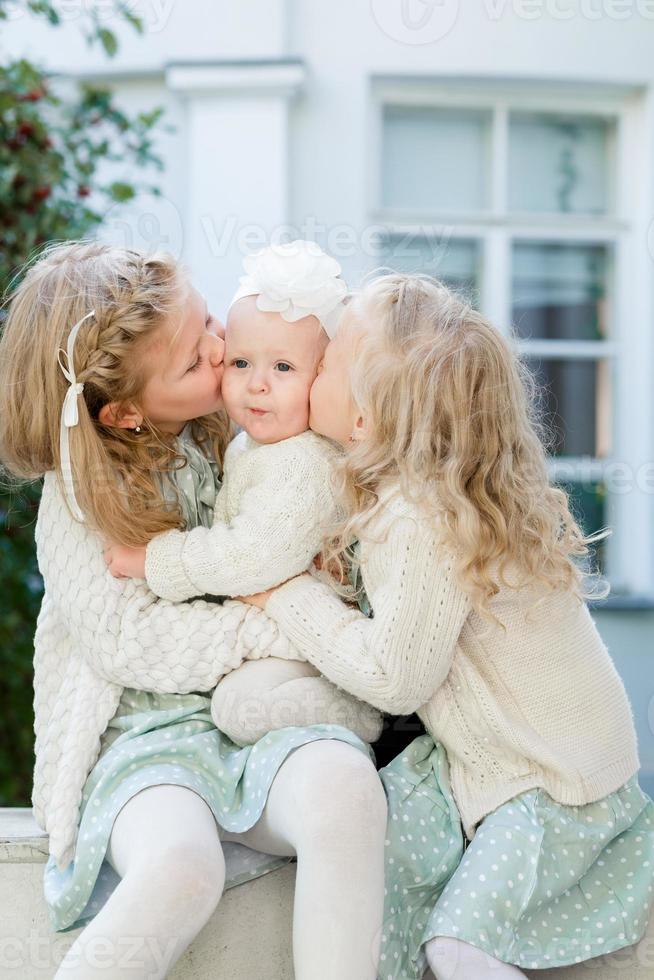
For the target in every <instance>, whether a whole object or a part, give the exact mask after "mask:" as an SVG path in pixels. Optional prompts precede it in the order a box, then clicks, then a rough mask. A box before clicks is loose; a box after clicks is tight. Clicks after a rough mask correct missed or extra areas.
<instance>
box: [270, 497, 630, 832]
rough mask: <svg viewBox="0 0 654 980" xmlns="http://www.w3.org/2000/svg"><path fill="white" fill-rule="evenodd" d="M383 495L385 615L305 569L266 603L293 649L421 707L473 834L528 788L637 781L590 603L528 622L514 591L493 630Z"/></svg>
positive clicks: (378, 533) (377, 587) (556, 608)
mask: <svg viewBox="0 0 654 980" xmlns="http://www.w3.org/2000/svg"><path fill="white" fill-rule="evenodd" d="M382 499H383V500H384V501H385V506H384V507H383V508H382V509H381V511H380V514H379V516H378V517H377V518H376V519H375V521H374V523H373V524H372V525H371V526H370V528H369V532H368V533H367V534H366V538H365V540H363V541H362V543H361V572H362V576H363V582H364V586H365V589H366V592H367V595H368V597H369V599H370V603H371V606H372V609H373V611H374V617H373V618H372V619H367V618H366V617H364V616H363V615H362V614H361V613H360V612H359V611H358V610H353V609H352V608H350V607H348V606H346V605H345V604H344V603H343V602H342V601H341V600H340V599H339V598H338V596H337V595H336V594H335V593H334V591H332V589H331V588H330V587H329V586H328V585H327V584H326V583H325V582H321V581H318V580H316V578H315V577H313V576H310V575H302V576H300V577H298V578H295V579H293V580H292V581H291V582H288V583H286V584H285V585H282V586H281V587H280V588H278V589H277V590H275V591H274V592H273V594H272V596H271V597H270V599H269V600H268V603H267V606H266V612H267V613H268V614H269V615H270V616H271V617H272V618H273V619H274V620H275V621H276V622H277V623H278V624H279V626H280V627H281V629H282V630H283V631H284V632H285V633H286V635H287V636H288V637H289V639H290V640H291V641H292V642H293V644H294V645H295V646H297V647H298V648H299V650H300V652H301V653H302V654H304V655H305V656H306V658H307V660H309V661H310V662H311V663H313V664H314V666H316V667H317V668H318V670H320V671H321V672H322V673H323V674H324V675H325V676H326V677H328V678H329V679H330V680H332V681H333V682H334V683H335V684H338V685H339V686H340V687H343V688H344V689H345V690H348V691H350V692H351V693H352V694H354V695H356V697H358V698H361V699H362V700H365V701H369V702H370V703H371V704H373V705H375V706H376V707H378V708H381V709H382V710H384V711H388V712H391V713H393V714H404V713H409V712H413V711H418V714H419V715H420V717H421V719H422V721H423V722H424V724H425V727H426V729H427V731H428V732H429V733H430V734H431V735H432V736H433V737H434V739H437V740H439V741H440V742H441V743H442V744H443V746H444V747H445V749H446V752H447V755H448V758H449V762H450V768H451V784H452V791H453V793H454V797H455V799H456V802H457V806H458V808H459V811H460V814H461V818H462V822H463V826H464V830H465V833H466V835H467V836H468V837H469V838H472V836H473V834H474V831H475V825H476V824H477V823H478V822H479V821H480V820H481V819H482V818H483V817H484V816H485V815H486V814H488V813H490V812H492V811H493V810H495V809H496V808H497V807H498V806H499V805H500V804H502V803H504V802H506V801H507V800H509V799H511V798H512V797H514V796H516V795H517V794H519V793H521V792H523V791H525V790H527V789H530V788H533V787H543V788H544V789H545V790H546V791H547V792H548V793H549V794H550V795H551V796H552V797H553V798H554V799H555V800H557V801H559V802H560V803H564V804H571V805H578V804H584V803H589V802H592V801H595V800H598V799H601V798H602V797H603V796H606V795H608V794H609V793H611V792H613V791H614V790H615V789H617V788H618V787H619V786H621V785H622V784H623V783H624V782H626V780H627V779H628V778H629V777H630V776H632V775H633V774H634V773H635V772H636V771H637V769H638V767H639V762H638V753H637V745H636V735H635V731H634V724H633V718H632V714H631V708H630V705H629V702H628V700H627V696H626V693H625V690H624V687H623V684H622V681H621V680H620V677H619V676H618V674H617V672H616V670H615V667H614V665H613V662H612V660H611V658H610V656H609V654H608V651H607V649H606V647H605V646H604V644H603V642H602V640H601V638H600V636H599V634H598V632H597V629H596V627H595V625H594V623H593V620H592V618H591V616H590V613H589V611H588V609H587V607H586V605H585V604H582V603H580V602H579V601H578V600H576V599H575V598H574V596H572V594H568V593H557V594H551V595H549V596H547V597H546V598H545V600H544V602H543V604H542V606H541V607H540V608H539V609H538V610H537V611H533V612H532V613H531V621H528V620H527V619H526V617H525V611H526V609H527V606H528V605H529V604H530V602H533V599H534V596H535V593H534V592H533V591H528V590H524V589H523V590H521V591H517V590H515V589H509V588H505V587H503V588H501V590H500V592H499V594H498V595H496V596H495V598H494V599H493V600H492V602H491V608H492V610H493V612H494V613H495V615H496V616H498V618H499V619H500V620H501V621H502V622H504V624H505V626H506V633H504V632H502V631H501V629H500V628H499V627H495V628H493V627H490V628H489V627H488V624H487V622H486V621H485V620H482V619H481V618H480V617H479V616H478V615H477V614H476V613H475V612H474V611H473V610H472V609H471V606H470V602H469V599H468V597H467V596H466V594H465V593H464V592H462V591H461V590H460V589H459V588H458V586H457V584H456V582H455V578H454V574H453V563H452V558H451V556H450V555H449V554H448V553H447V552H446V551H445V550H444V548H443V546H442V544H440V543H439V541H438V535H437V533H436V532H435V531H434V530H433V525H430V524H429V523H427V522H426V520H425V518H424V517H423V516H422V514H421V513H420V512H419V511H418V510H417V509H416V508H415V506H414V505H412V504H411V503H409V502H408V501H407V500H406V499H405V498H403V497H402V496H401V495H400V494H399V492H398V491H397V489H396V488H395V489H394V488H390V489H389V490H388V491H386V492H385V494H384V495H383V497H382ZM370 539H374V540H370ZM380 539H383V540H380Z"/></svg>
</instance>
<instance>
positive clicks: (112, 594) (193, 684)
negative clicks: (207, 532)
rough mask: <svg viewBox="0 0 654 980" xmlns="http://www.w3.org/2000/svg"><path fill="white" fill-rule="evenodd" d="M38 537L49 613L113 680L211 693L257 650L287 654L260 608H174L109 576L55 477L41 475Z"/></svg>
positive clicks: (141, 587) (141, 586)
mask: <svg viewBox="0 0 654 980" xmlns="http://www.w3.org/2000/svg"><path fill="white" fill-rule="evenodd" d="M36 539H37V549H38V559H39V567H40V570H41V573H42V575H43V578H44V581H45V588H46V600H45V605H46V609H47V610H48V611H49V615H53V614H54V615H55V616H56V617H57V618H58V619H59V621H60V622H61V623H62V625H63V626H64V628H65V629H66V631H67V632H68V634H69V635H70V637H71V638H72V639H73V641H74V643H75V646H76V648H78V649H79V650H81V651H83V653H84V657H85V659H86V660H87V662H88V663H89V664H91V666H92V667H93V669H94V670H96V671H97V672H98V674H100V675H102V676H103V677H105V679H106V680H109V681H111V682H112V683H115V684H119V685H121V686H123V687H133V688H137V689H140V690H146V691H155V692H160V693H180V694H183V693H187V692H190V691H196V690H210V689H211V688H212V687H214V686H215V684H216V682H217V681H218V679H219V678H220V677H221V676H222V675H223V674H225V673H227V672H228V671H229V670H231V669H233V668H234V667H238V666H239V664H240V663H241V662H242V661H243V659H244V658H245V657H246V656H247V655H248V653H250V652H251V651H252V650H254V649H255V648H256V649H257V651H262V650H267V652H269V653H271V654H273V655H279V656H286V655H288V650H289V648H290V644H289V643H288V641H287V640H286V639H285V638H284V637H282V636H280V634H279V630H278V628H277V627H276V625H275V624H274V623H272V622H271V621H270V620H269V619H268V617H267V616H266V615H265V614H264V613H261V611H260V610H257V609H250V610H246V607H245V606H243V605H241V604H239V603H234V602H229V603H226V604H224V605H222V606H219V605H217V604H214V603H207V602H203V601H197V602H193V603H186V604H179V605H175V604H173V603H170V602H165V601H162V600H159V599H157V597H156V596H155V595H153V594H152V592H150V590H149V589H148V588H147V586H146V585H145V583H143V582H138V581H132V580H123V581H119V580H116V579H114V578H112V576H111V575H110V574H109V572H108V571H107V568H106V566H105V562H104V559H103V557H102V543H101V541H100V538H99V537H98V536H97V535H96V534H94V533H92V532H91V531H89V530H88V529H87V528H86V527H85V526H84V525H82V524H78V523H77V522H76V521H74V520H73V518H72V517H71V515H70V513H69V512H68V509H67V508H66V505H65V503H64V501H63V498H62V496H61V494H60V492H59V489H58V487H57V486H56V482H55V477H54V475H53V474H48V475H47V476H46V479H45V485H44V489H43V495H42V500H41V507H40V510H39V520H38V524H37V529H36ZM248 613H254V614H255V618H254V619H252V618H250V616H249V615H248Z"/></svg>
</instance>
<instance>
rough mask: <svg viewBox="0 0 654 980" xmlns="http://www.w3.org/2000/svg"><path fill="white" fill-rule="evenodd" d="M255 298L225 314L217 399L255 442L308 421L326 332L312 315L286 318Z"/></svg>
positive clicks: (291, 432)
mask: <svg viewBox="0 0 654 980" xmlns="http://www.w3.org/2000/svg"><path fill="white" fill-rule="evenodd" d="M256 299H257V298H256V296H246V297H244V298H243V299H240V300H239V301H238V302H237V303H235V304H234V305H233V306H232V308H231V309H230V311H229V314H228V317H227V323H226V327H225V362H224V363H225V367H224V373H223V379H222V398H223V404H224V406H225V408H226V410H227V412H228V413H229V416H230V418H231V419H232V420H233V421H234V422H236V424H237V425H240V426H241V428H243V429H245V431H246V432H247V433H248V435H249V436H251V437H252V439H254V440H255V442H259V443H272V442H281V440H282V439H290V437H291V436H297V435H299V434H300V433H301V432H305V431H306V430H307V429H308V427H309V391H310V390H311V385H312V384H313V381H314V379H315V377H316V374H317V372H318V365H319V364H320V360H321V358H322V355H323V352H324V349H325V347H326V346H327V343H328V337H327V335H326V334H325V332H324V330H323V329H322V327H321V326H320V323H319V322H318V320H317V319H316V317H314V316H307V317H304V319H302V320H298V321H297V322H296V323H288V322H287V321H286V320H284V318H283V317H282V316H281V315H280V314H279V313H264V312H262V311H261V310H259V309H258V308H257V303H256Z"/></svg>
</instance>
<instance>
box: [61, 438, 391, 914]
mask: <svg viewBox="0 0 654 980" xmlns="http://www.w3.org/2000/svg"><path fill="white" fill-rule="evenodd" d="M178 449H179V452H180V455H182V456H184V458H185V460H186V462H185V465H184V466H182V467H180V468H176V469H174V470H172V471H171V472H170V473H167V474H166V475H165V478H164V479H163V481H162V492H163V495H164V498H165V499H166V500H168V501H169V502H170V503H175V504H178V505H179V506H180V507H181V511H182V516H183V517H184V520H185V522H186V526H187V527H188V528H192V527H197V526H199V525H203V526H204V527H210V526H211V524H212V521H213V513H214V507H215V502H216V495H217V493H218V490H219V489H220V472H219V468H218V466H217V464H216V462H215V461H214V460H211V459H208V458H207V457H206V456H205V455H204V453H203V452H202V451H201V450H200V449H199V448H198V446H197V444H196V443H195V441H194V439H193V434H192V426H191V425H188V426H186V427H185V428H184V430H183V431H182V432H181V434H180V436H179V437H178ZM205 598H207V599H209V598H213V599H214V601H216V602H220V601H221V599H220V597H218V596H215V597H210V596H206V597H205ZM210 708H211V699H210V698H209V697H207V696H205V695H202V694H184V695H182V694H149V693H146V692H143V691H135V690H131V689H125V690H124V691H123V694H122V697H121V701H120V704H119V707H118V710H117V712H116V714H115V716H114V717H113V719H112V720H111V722H110V723H109V726H108V728H107V731H106V733H105V735H104V736H103V739H102V743H101V752H100V758H99V759H98V761H97V762H96V764H95V766H94V768H93V770H92V771H91V773H90V775H89V777H88V779H87V781H86V784H85V787H84V792H83V796H82V803H81V807H80V823H79V831H78V839H77V843H76V850H75V858H74V860H73V862H72V863H71V865H69V867H68V868H66V870H65V871H64V872H60V871H59V870H58V868H57V866H56V863H55V861H54V860H53V859H52V858H50V860H49V861H48V863H47V864H46V868H45V877H44V892H45V899H46V902H47V904H48V909H49V912H50V919H51V922H52V925H53V928H54V929H55V930H57V931H62V930H64V929H70V928H74V927H76V926H80V925H82V924H84V923H85V922H87V921H89V920H90V919H92V918H93V916H94V915H96V914H97V913H98V912H99V911H100V909H101V908H102V906H103V905H104V903H105V902H106V901H107V899H108V898H109V896H110V895H111V893H112V892H113V890H114V889H115V887H116V885H117V884H118V882H119V880H120V879H119V878H118V876H117V875H116V873H115V872H114V870H113V869H112V867H111V866H110V865H109V863H108V862H107V861H105V860H104V857H105V853H106V850H107V845H108V843H109V837H110V835H111V829H112V827H113V822H114V820H115V819H116V817H117V816H118V813H119V812H120V810H121V809H122V807H123V806H124V805H125V803H126V802H127V801H128V800H129V799H131V797H132V796H135V795H136V793H138V792H139V791H140V790H142V789H145V788H146V787H147V786H159V785H162V784H174V785H176V786H186V787H187V788H188V789H191V790H193V791H194V792H196V793H197V794H198V795H199V796H201V797H202V799H203V800H205V802H206V803H207V804H208V805H209V806H210V807H211V809H212V811H213V814H214V816H215V818H216V821H217V822H218V824H219V826H221V827H223V828H224V829H225V830H227V831H230V832H232V833H242V832H243V831H245V830H249V829H250V827H252V826H254V824H255V823H256V822H257V820H258V819H259V817H260V816H261V813H262V811H263V808H264V807H265V805H266V799H267V797H268V790H269V789H270V786H271V783H272V781H273V779H274V778H275V774H276V773H277V770H278V769H279V767H280V766H281V765H282V763H283V762H284V760H285V759H286V758H287V756H288V755H289V753H290V752H292V751H293V750H294V749H296V748H299V746H300V745H306V744H307V743H308V742H315V741H318V740H320V739H325V738H329V739H339V740H341V741H344V742H349V744H350V745H353V746H355V748H358V749H360V750H361V751H362V752H365V753H366V754H367V755H368V756H369V757H370V758H371V759H372V760H373V761H374V754H373V752H372V750H371V749H370V747H369V746H368V745H366V743H365V742H362V741H361V740H360V739H359V738H358V737H357V736H356V735H354V734H353V733H352V732H350V731H348V730H347V729H345V728H342V727H341V726H340V725H312V726H310V727H304V728H285V729H281V730H279V731H275V732H271V733H269V734H268V735H266V736H265V737H264V738H262V739H260V740H259V741H258V742H257V743H256V744H255V745H249V746H246V747H245V748H239V747H238V746H237V745H234V743H233V742H232V741H230V739H228V738H227V736H226V735H223V733H222V732H220V731H218V729H217V728H216V727H215V725H214V724H213V721H212V720H211V711H210ZM223 848H224V851H225V864H226V882H225V888H233V887H234V886H235V885H238V884H241V883H242V882H244V881H247V880H249V879H251V878H254V877H257V876H259V875H262V874H266V873H267V872H268V871H272V870H273V869H274V868H277V867H280V865H282V864H286V863H288V861H289V860H290V858H279V857H272V856H271V855H265V854H260V853H259V852H257V851H253V850H252V849H251V848H247V847H243V846H241V845H240V844H224V845H223Z"/></svg>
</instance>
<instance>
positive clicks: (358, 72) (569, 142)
mask: <svg viewBox="0 0 654 980" xmlns="http://www.w3.org/2000/svg"><path fill="white" fill-rule="evenodd" d="M89 3H90V0H67V2H63V0H62V2H61V4H60V9H61V12H62V16H64V18H65V19H66V20H67V21H69V23H66V26H65V27H64V28H60V29H57V30H56V31H54V30H51V29H49V28H46V27H44V26H41V25H37V24H35V23H34V22H33V21H31V20H29V19H28V18H27V17H26V16H20V15H19V14H17V13H16V15H15V16H14V17H13V18H12V20H11V21H10V22H9V23H8V25H7V26H6V28H5V29H4V30H3V40H2V43H3V46H4V47H5V48H9V49H10V50H12V51H13V52H15V53H17V54H27V55H30V56H31V57H33V58H34V59H35V60H39V61H41V62H44V63H45V64H46V65H47V66H48V67H49V68H51V69H52V70H54V71H57V72H60V73H61V74H62V75H64V76H66V77H73V78H74V77H79V78H82V79H84V78H91V79H94V80H97V79H103V80H106V81H107V82H108V83H109V84H111V86H112V87H114V88H115V90H116V92H117V96H118V98H119V99H120V100H121V101H122V103H123V104H124V105H126V106H127V107H129V108H130V109H132V110H133V109H136V108H139V109H140V108H142V109H149V108H152V107H153V106H154V105H163V106H165V108H166V120H167V122H169V123H172V124H173V125H174V127H175V131H174V132H167V133H163V134H162V136H161V139H160V142H159V149H160V152H161V154H162V156H163V158H164V161H165V164H166V169H165V171H164V173H163V174H162V175H154V176H153V180H154V181H156V182H157V183H158V184H159V186H160V187H161V190H162V196H161V198H160V199H157V198H154V197H148V196H144V197H141V198H139V199H137V200H136V201H135V202H132V204H131V205H130V206H129V207H128V208H126V207H123V208H120V209H119V208H116V209H115V210H114V211H112V212H110V214H109V215H108V216H107V221H106V223H105V226H104V228H103V229H102V233H101V234H102V235H103V236H104V237H106V238H109V239H110V240H113V241H116V242H119V243H123V244H127V245H131V246H134V247H137V248H143V249H150V248H156V247H164V248H167V249H169V250H171V251H173V252H174V253H175V254H177V255H178V256H179V257H181V258H182V259H183V260H184V261H185V262H186V263H187V264H188V265H189V266H190V268H191V270H192V272H193V276H194V279H195V282H196V284H197V285H198V286H199V288H201V289H202V290H204V292H205V293H206V295H207V297H208V299H209V301H210V303H211V305H212V307H213V309H214V311H215V312H216V313H217V314H218V315H224V313H225V310H226V307H227V304H228V302H229V299H230V297H231V295H232V293H233V291H234V288H235V285H236V282H237V279H238V275H239V274H240V270H241V261H242V257H243V255H244V254H246V253H247V252H249V251H251V250H253V249H255V248H257V247H260V246H261V245H263V244H266V243H267V242H269V241H271V240H283V239H288V238H292V237H302V238H311V239H315V240H317V241H319V242H320V243H321V244H322V245H323V246H324V247H325V248H326V249H327V250H328V251H330V252H331V253H332V254H334V255H335V256H336V257H337V258H338V259H339V260H340V261H341V263H342V266H343V270H344V274H345V276H346V278H347V279H348V280H349V281H350V283H351V284H352V285H353V286H356V285H358V283H359V282H360V281H361V278H362V277H363V275H364V274H365V273H366V272H368V271H369V270H371V269H373V268H376V267H378V266H380V265H387V266H391V267H394V268H399V269H406V270H408V269H419V270H421V271H426V272H431V273H433V274H435V275H438V276H441V277H443V278H445V279H446V280H447V281H449V282H451V283H453V284H454V285H456V286H457V288H460V289H462V290H463V291H465V292H466V293H468V294H469V295H470V296H471V298H472V300H473V301H474V302H475V304H476V305H478V306H479V308H480V309H482V310H483V312H485V313H486V314H487V315H489V316H490V317H491V318H492V320H493V321H494V322H495V323H496V324H497V325H498V326H499V327H500V328H501V329H503V330H505V331H507V332H508V331H509V330H511V329H513V330H514V332H515V337H516V343H517V344H518V345H519V347H520V349H521V350H522V351H523V352H524V354H525V355H526V356H527V357H528V359H529V363H530V365H531V366H532V367H533V369H534V370H535V372H536V375H537V377H538V379H539V380H540V381H541V383H542V390H543V393H544V394H543V399H544V409H545V411H546V413H547V415H548V417H549V419H550V421H551V422H552V425H553V431H554V440H553V444H552V451H553V456H554V458H553V462H552V476H553V478H554V479H555V480H557V481H559V482H561V483H562V484H563V485H564V486H565V487H566V488H567V489H568V490H569V491H570V493H571V494H572V499H573V501H574V504H575V507H576V508H577V510H578V513H579V515H580V518H581V519H582V523H584V526H585V530H586V531H587V532H591V531H594V530H598V529H599V528H601V527H604V526H610V527H611V528H612V529H613V534H612V536H611V537H610V538H609V539H608V540H607V541H606V543H605V544H604V545H603V546H602V548H601V551H600V553H599V555H598V558H599V560H600V561H601V565H602V568H603V571H604V573H605V574H606V576H607V577H608V579H609V580H610V582H611V585H612V588H613V593H614V597H613V598H612V599H611V600H609V601H608V602H607V603H605V604H602V605H601V606H599V607H596V608H594V610H593V613H594V616H595V618H596V621H597V623H598V627H599V629H600V631H601V632H602V634H603V636H604V638H605V640H606V642H607V644H608V645H609V649H610V651H611V654H612V656H613V657H614V659H615V661H616V664H617V666H618V669H619V670H620V672H621V673H622V675H623V677H624V678H625V682H626V683H627V687H628V690H629V694H630V697H631V699H632V702H633V704H634V710H635V715H636V721H637V726H638V731H639V738H640V747H641V756H642V761H643V784H644V785H647V786H648V788H649V789H650V791H652V790H654V735H653V731H654V395H653V394H652V381H651V379H652V377H653V376H654V309H653V303H654V288H653V287H654V94H653V91H654V89H653V86H654V0H478V2H474V3H473V2H472V0H349V2H347V0H187V2H181V0H161V2H153V0H134V2H133V3H132V4H131V6H132V7H133V9H134V10H135V11H136V12H137V13H139V14H140V15H141V17H142V18H143V21H144V24H145V33H144V36H143V37H138V36H137V35H135V34H134V33H133V32H130V31H129V29H125V28H124V27H120V29H119V34H120V36H121V47H120V51H119V54H118V56H117V57H116V58H115V59H114V60H112V61H110V62H107V61H106V60H105V59H103V58H101V57H100V56H99V54H98V52H97V50H93V49H88V48H87V47H86V45H85V43H84V41H83V38H82V36H81V32H80V30H79V27H80V23H78V21H79V20H80V15H81V13H82V11H83V10H84V9H85V7H88V6H89ZM95 6H96V8H101V6H103V5H101V4H99V3H95ZM103 16H107V18H109V19H108V26H111V27H112V28H114V29H115V28H118V27H119V24H118V21H117V20H116V19H115V17H114V18H113V19H111V17H110V13H109V12H107V13H106V14H105V15H103ZM135 176H137V175H135Z"/></svg>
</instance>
